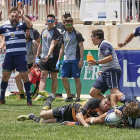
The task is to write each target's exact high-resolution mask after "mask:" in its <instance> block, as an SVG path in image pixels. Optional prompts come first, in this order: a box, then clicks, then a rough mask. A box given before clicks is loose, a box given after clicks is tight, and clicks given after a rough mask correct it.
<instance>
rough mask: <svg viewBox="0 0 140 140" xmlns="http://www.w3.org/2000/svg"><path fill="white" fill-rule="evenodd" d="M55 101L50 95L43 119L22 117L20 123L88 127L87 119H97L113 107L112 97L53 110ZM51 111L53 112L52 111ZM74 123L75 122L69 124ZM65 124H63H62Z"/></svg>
mask: <svg viewBox="0 0 140 140" xmlns="http://www.w3.org/2000/svg"><path fill="white" fill-rule="evenodd" d="M53 100H54V96H52V95H50V96H49V97H48V98H47V100H46V103H45V104H44V105H43V107H42V110H41V112H40V116H41V117H37V116H35V115H34V114H32V113H31V114H29V115H20V116H18V117H17V120H18V121H24V120H34V121H35V122H38V123H61V122H64V121H68V122H67V123H65V122H64V124H66V125H79V124H81V125H83V126H84V127H88V126H89V124H90V123H89V124H87V123H86V122H85V119H87V118H91V117H97V116H100V115H102V114H103V113H105V112H107V111H108V110H109V108H110V107H111V102H110V95H107V96H106V97H104V99H103V100H102V101H101V100H98V99H96V98H90V99H88V100H87V101H84V102H82V103H77V104H75V103H72V104H69V105H64V106H61V107H57V108H54V109H51V102H52V101H53ZM50 109H51V110H50ZM69 121H74V122H69ZM62 124H63V123H62Z"/></svg>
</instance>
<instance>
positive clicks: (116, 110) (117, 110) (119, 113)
mask: <svg viewBox="0 0 140 140" xmlns="http://www.w3.org/2000/svg"><path fill="white" fill-rule="evenodd" d="M114 112H115V113H117V114H118V115H119V116H120V117H122V112H121V111H120V110H119V109H115V110H114Z"/></svg>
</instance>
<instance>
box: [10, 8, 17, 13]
mask: <svg viewBox="0 0 140 140" xmlns="http://www.w3.org/2000/svg"><path fill="white" fill-rule="evenodd" d="M13 11H18V8H17V7H13V8H11V10H10V14H11V13H12V12H13Z"/></svg>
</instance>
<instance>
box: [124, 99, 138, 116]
mask: <svg viewBox="0 0 140 140" xmlns="http://www.w3.org/2000/svg"><path fill="white" fill-rule="evenodd" d="M123 113H124V114H125V115H126V116H127V117H130V118H137V117H138V116H139V115H140V107H139V103H138V102H130V103H128V104H127V105H126V106H125V107H124V109H123Z"/></svg>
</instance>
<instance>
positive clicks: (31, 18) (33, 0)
mask: <svg viewBox="0 0 140 140" xmlns="http://www.w3.org/2000/svg"><path fill="white" fill-rule="evenodd" d="M32 5H33V13H34V11H35V12H36V13H35V16H34V15H32V14H31V16H30V20H33V21H36V20H38V0H32ZM35 9H36V10H35Z"/></svg>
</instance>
